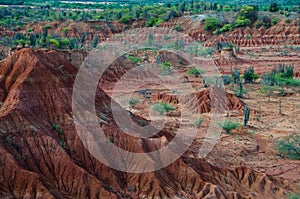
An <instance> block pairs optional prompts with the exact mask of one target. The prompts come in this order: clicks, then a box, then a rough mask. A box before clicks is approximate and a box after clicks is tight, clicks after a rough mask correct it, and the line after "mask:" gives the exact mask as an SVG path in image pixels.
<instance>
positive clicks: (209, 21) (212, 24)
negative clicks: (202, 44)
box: [204, 18, 221, 31]
mask: <svg viewBox="0 0 300 199" xmlns="http://www.w3.org/2000/svg"><path fill="white" fill-rule="evenodd" d="M220 25H221V22H220V20H219V19H217V18H206V19H205V21H204V30H207V31H213V30H216V29H217V28H219V27H220Z"/></svg>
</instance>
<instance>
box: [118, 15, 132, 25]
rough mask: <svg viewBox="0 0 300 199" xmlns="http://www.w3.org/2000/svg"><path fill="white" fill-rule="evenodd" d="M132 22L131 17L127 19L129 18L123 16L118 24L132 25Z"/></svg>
mask: <svg viewBox="0 0 300 199" xmlns="http://www.w3.org/2000/svg"><path fill="white" fill-rule="evenodd" d="M132 21H133V18H132V17H129V16H123V17H122V18H121V19H120V22H121V23H122V24H130V23H132Z"/></svg>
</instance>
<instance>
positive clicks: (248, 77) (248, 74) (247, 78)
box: [244, 66, 254, 84]
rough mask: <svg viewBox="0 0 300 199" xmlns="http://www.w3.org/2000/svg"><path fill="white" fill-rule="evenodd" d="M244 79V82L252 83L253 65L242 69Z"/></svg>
mask: <svg viewBox="0 0 300 199" xmlns="http://www.w3.org/2000/svg"><path fill="white" fill-rule="evenodd" d="M244 80H245V84H248V83H252V82H253V80H254V67H253V66H250V68H248V69H246V70H245V71H244Z"/></svg>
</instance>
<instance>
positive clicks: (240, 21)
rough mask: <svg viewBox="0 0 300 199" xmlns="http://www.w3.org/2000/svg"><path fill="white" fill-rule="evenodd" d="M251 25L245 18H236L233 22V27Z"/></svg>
mask: <svg viewBox="0 0 300 199" xmlns="http://www.w3.org/2000/svg"><path fill="white" fill-rule="evenodd" d="M250 24H251V21H250V19H247V18H245V17H238V18H237V19H236V21H235V24H234V26H235V27H244V26H248V25H250Z"/></svg>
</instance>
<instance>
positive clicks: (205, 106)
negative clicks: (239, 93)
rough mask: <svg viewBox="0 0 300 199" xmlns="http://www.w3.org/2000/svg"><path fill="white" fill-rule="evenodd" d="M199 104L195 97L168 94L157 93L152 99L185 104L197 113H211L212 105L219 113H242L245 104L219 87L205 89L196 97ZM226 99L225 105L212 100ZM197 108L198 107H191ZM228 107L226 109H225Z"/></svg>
mask: <svg viewBox="0 0 300 199" xmlns="http://www.w3.org/2000/svg"><path fill="white" fill-rule="evenodd" d="M195 97H196V99H197V102H194V101H193V96H191V95H189V96H179V97H177V95H172V94H167V93H155V94H154V95H153V97H152V100H153V101H161V102H166V103H171V104H179V103H181V104H183V105H185V106H188V107H189V108H188V110H196V111H195V113H200V114H202V113H210V112H211V111H212V105H213V104H216V105H217V106H218V107H216V109H217V110H218V111H221V110H224V111H233V110H236V111H240V110H243V108H244V106H245V103H244V102H243V101H242V100H241V99H240V98H238V97H236V96H235V95H234V94H232V93H227V92H226V93H224V91H222V90H221V89H219V88H218V87H210V88H207V89H203V90H201V91H200V92H198V93H196V95H195ZM222 98H225V104H222V103H218V102H216V103H213V101H212V100H218V99H222ZM190 106H196V107H190ZM225 106H226V107H225Z"/></svg>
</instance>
